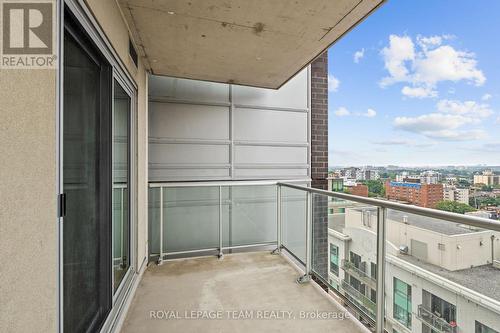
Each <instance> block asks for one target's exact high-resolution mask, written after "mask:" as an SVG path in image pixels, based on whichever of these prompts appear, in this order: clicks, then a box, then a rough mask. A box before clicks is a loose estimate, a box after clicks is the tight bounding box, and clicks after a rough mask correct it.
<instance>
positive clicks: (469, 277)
mask: <svg viewBox="0 0 500 333" xmlns="http://www.w3.org/2000/svg"><path fill="white" fill-rule="evenodd" d="M398 258H401V259H403V260H405V261H407V262H409V263H410V264H413V265H415V266H418V267H421V268H423V269H425V270H427V271H429V272H431V273H434V274H437V275H439V276H441V277H443V278H445V279H448V280H450V281H452V282H455V283H458V284H460V285H462V286H464V287H466V288H468V289H471V290H474V291H476V292H478V293H480V294H482V295H487V296H489V297H491V298H493V299H495V300H497V301H500V269H497V268H494V267H493V266H492V265H483V266H477V267H473V268H468V269H462V270H459V271H453V272H452V271H449V270H447V269H444V268H442V267H439V266H436V265H432V264H429V263H426V262H424V261H421V260H418V259H417V258H415V257H413V256H410V255H403V254H400V255H398Z"/></svg>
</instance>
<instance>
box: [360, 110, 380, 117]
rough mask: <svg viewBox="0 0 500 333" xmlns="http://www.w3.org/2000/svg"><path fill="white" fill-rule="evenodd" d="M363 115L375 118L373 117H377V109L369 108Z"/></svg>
mask: <svg viewBox="0 0 500 333" xmlns="http://www.w3.org/2000/svg"><path fill="white" fill-rule="evenodd" d="M362 115H363V116H365V117H368V118H373V117H375V116H376V115H377V111H375V110H373V109H368V110H366V112H365V113H363V114H362Z"/></svg>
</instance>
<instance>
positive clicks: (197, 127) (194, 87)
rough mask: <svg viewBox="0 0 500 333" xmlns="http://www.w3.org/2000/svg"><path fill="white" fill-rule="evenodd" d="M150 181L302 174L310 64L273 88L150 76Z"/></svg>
mask: <svg viewBox="0 0 500 333" xmlns="http://www.w3.org/2000/svg"><path fill="white" fill-rule="evenodd" d="M149 89H150V90H149V98H150V102H149V180H150V181H172V180H177V181H179V180H220V179H238V180H241V179H283V178H287V179H291V178H302V179H303V178H306V177H308V175H309V147H310V140H309V110H310V107H309V106H310V103H309V68H306V69H305V70H303V71H302V72H300V73H299V74H297V76H296V77H294V78H293V79H291V80H290V81H289V82H288V83H287V84H286V85H284V86H283V87H282V88H281V89H279V90H271V89H262V88H252V87H243V86H235V85H228V84H221V83H212V82H202V81H195V80H186V79H176V78H170V77H159V76H151V77H150V80H149Z"/></svg>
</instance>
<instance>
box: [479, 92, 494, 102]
mask: <svg viewBox="0 0 500 333" xmlns="http://www.w3.org/2000/svg"><path fill="white" fill-rule="evenodd" d="M491 97H493V96H491V95H490V94H484V95H483V97H481V99H482V100H483V101H488V100H490V99H491Z"/></svg>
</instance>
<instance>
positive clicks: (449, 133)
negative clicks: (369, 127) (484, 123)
mask: <svg viewBox="0 0 500 333" xmlns="http://www.w3.org/2000/svg"><path fill="white" fill-rule="evenodd" d="M478 123H480V120H479V119H476V118H472V117H467V116H463V115H459V114H444V113H429V114H424V115H421V116H417V117H396V118H395V119H394V122H393V125H394V127H395V128H396V129H400V130H404V131H407V132H412V133H416V134H421V135H424V136H426V137H427V138H431V139H439V140H448V141H465V140H478V139H481V138H484V137H485V136H486V133H485V132H484V131H483V130H481V129H472V130H462V129H461V127H463V126H464V125H468V124H478Z"/></svg>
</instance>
